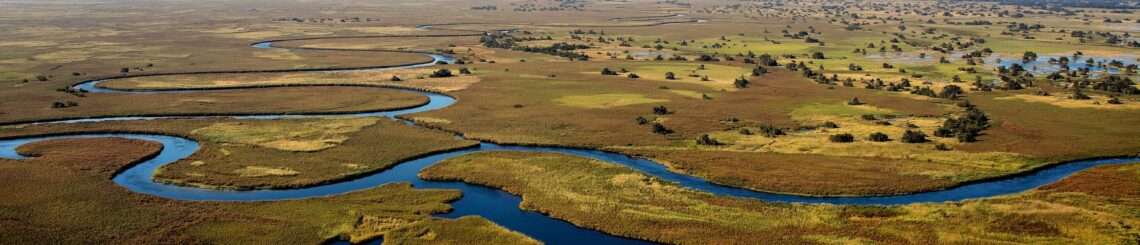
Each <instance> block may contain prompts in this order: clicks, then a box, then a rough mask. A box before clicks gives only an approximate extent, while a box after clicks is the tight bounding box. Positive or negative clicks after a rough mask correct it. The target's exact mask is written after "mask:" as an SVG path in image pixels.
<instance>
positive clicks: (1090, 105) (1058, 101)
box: [998, 94, 1140, 110]
mask: <svg viewBox="0 0 1140 245" xmlns="http://www.w3.org/2000/svg"><path fill="white" fill-rule="evenodd" d="M1069 95H1070V94H1060V95H1050V96H1039V95H1029V94H1013V95H1010V96H1006V97H999V98H998V99H999V100H1020V101H1025V102H1030V103H1045V104H1049V105H1052V106H1057V107H1063V108H1073V109H1101V110H1135V109H1140V103H1137V102H1136V101H1125V103H1124V104H1120V105H1113V104H1109V103H1107V101H1108V99H1109V98H1108V97H1107V96H1101V95H1089V97H1092V99H1089V100H1074V99H1069V98H1068V96H1069Z"/></svg>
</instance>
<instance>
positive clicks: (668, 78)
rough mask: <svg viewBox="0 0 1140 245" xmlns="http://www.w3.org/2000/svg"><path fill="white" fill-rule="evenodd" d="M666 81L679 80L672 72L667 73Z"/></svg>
mask: <svg viewBox="0 0 1140 245" xmlns="http://www.w3.org/2000/svg"><path fill="white" fill-rule="evenodd" d="M665 79H666V80H677V74H673V72H671V71H670V72H665Z"/></svg>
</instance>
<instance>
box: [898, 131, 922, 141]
mask: <svg viewBox="0 0 1140 245" xmlns="http://www.w3.org/2000/svg"><path fill="white" fill-rule="evenodd" d="M926 141H927V140H926V134H924V133H922V132H919V131H912V130H907V131H906V132H905V133H903V135H902V142H903V143H911V144H916V143H926Z"/></svg>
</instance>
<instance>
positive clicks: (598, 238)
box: [0, 42, 1140, 244]
mask: <svg viewBox="0 0 1140 245" xmlns="http://www.w3.org/2000/svg"><path fill="white" fill-rule="evenodd" d="M254 46H255V47H258V48H272V47H273V46H272V44H271V43H268V42H263V43H256V44H254ZM432 57H433V58H434V61H433V62H431V63H423V64H415V65H409V66H407V67H424V66H430V65H433V64H435V62H437V61H444V62H451V58H450V57H447V56H444V55H438V54H433V55H432ZM407 67H403V68H407ZM388 69H395V68H388ZM99 82H101V81H87V82H83V83H80V84H77V85H76V87H77V88H84V89H85V90H87V91H89V92H92V93H169V92H190V91H177V90H175V91H120V90H114V89H108V88H102V87H99V86H97V85H98V83H99ZM401 91H403V92H407V93H418V94H421V95H423V96H426V97H428V99H429V102H428V103H427V104H425V105H422V106H418V107H414V108H408V109H401V110H392V111H375V112H364V113H358V114H350V115H331V114H330V115H273V114H268V115H243V116H228V117H233V118H239V119H250V120H274V119H288V118H307V117H329V116H353V117H385V118H390V119H392V120H402V119H398V118H396V117H397V116H400V115H407V114H413V113H419V112H425V111H431V110H438V109H443V108H446V107H448V106H451V105H453V104H455V103H456V102H457V101H456V99H455V98H453V97H451V96H448V95H445V94H440V93H434V92H424V91H416V90H401ZM211 117H227V116H211ZM171 118H202V117H134V116H132V117H105V118H92V119H74V120H59V121H50V122H39V123H94V122H102V121H124V120H158V119H171ZM404 122H405V123H408V124H410V125H414V124H411V123H410V122H407V121H404ZM97 137H121V138H128V139H139V140H147V141H153V142H158V143H161V144H162V145H163V146H164V148H163V149H162V151H161V152H160V153H159V154H158V155H157V156H155V157H153V158H151V159H148V160H146V161H144V162H142V163H139V164H137V165H134V166H131V167H128V168H127V169H124V170H123V171H121V172H120V173H119V174H118V175H116V176H114V178H113V181H114V182H115V183H116V184H118V185H120V186H122V187H124V188H127V189H129V190H131V191H133V192H137V193H142V194H147V195H153V196H158V197H163V198H169V199H176V200H188V201H278V200H291V199H304V198H317V197H326V196H335V195H341V194H344V193H349V192H353V191H359V190H364V189H369V188H373V187H376V186H379V185H383V184H388V183H399V182H404V183H411V184H412V185H413V186H415V187H416V188H420V189H454V190H460V191H462V192H463V196H462V198H460V199H459V200H457V201H455V202H454V203H452V206H453V208H454V210H453V211H451V212H448V213H443V214H437V215H436V216H437V217H443V218H457V217H461V216H466V215H479V216H482V217H484V218H487V219H489V220H491V221H493V222H495V223H496V224H498V225H501V226H503V227H506V228H508V229H511V230H514V231H518V232H521V233H523V234H526V235H527V236H530V237H532V238H535V239H538V240H540V241H543V242H545V243H547V244H648V243H650V242H646V241H641V240H636V239H629V238H623V237H617V236H612V235H608V234H605V233H602V232H598V231H594V230H590V229H584V228H580V227H577V226H575V225H573V224H570V223H568V222H565V221H561V220H557V219H553V218H551V217H548V216H545V215H543V214H540V213H536V212H531V211H524V210H521V209H519V202H520V201H521V199H520V198H519V197H517V196H514V195H512V194H510V193H507V192H503V191H501V190H498V189H494V188H489V187H484V186H479V185H471V184H466V183H462V182H440V181H426V180H422V179H420V178H418V177H417V174H418V173H419V172H420V171H421V170H422V169H424V168H426V167H429V166H432V165H434V164H435V163H438V162H440V161H443V160H447V159H451V158H454V157H458V156H463V155H467V154H472V153H477V152H493V151H510V152H543V153H558V154H566V155H571V156H578V157H584V158H591V159H597V160H600V161H604V162H608V163H612V164H619V165H622V166H626V167H629V168H632V169H634V170H637V171H639V172H642V173H644V174H647V175H650V176H654V177H656V178H658V179H660V180H663V181H667V182H672V183H676V184H678V185H680V186H684V187H687V188H690V189H693V190H697V191H704V192H708V193H712V194H716V195H722V196H731V197H740V198H752V199H757V200H762V201H768V202H787V203H806V204H837V205H901V204H913V203H932V202H946V201H961V200H968V199H975V198H985V197H992V196H999V195H1006V194H1013V193H1019V192H1023V191H1026V190H1030V189H1034V188H1037V187H1040V186H1043V185H1046V184H1050V183H1054V182H1056V181H1059V180H1061V179H1062V178H1065V177H1067V176H1070V175H1072V174H1074V173H1077V172H1080V171H1082V170H1085V169H1088V168H1092V167H1096V166H1101V165H1107V164H1120V163H1129V162H1138V161H1140V158H1107V159H1101V160H1084V161H1073V162H1067V163H1060V164H1055V165H1051V166H1049V167H1045V168H1043V169H1039V170H1036V171H1031V172H1028V173H1025V174H1022V175H1017V176H1012V177H1007V178H999V179H993V180H985V181H979V182H974V183H969V184H965V185H962V186H958V187H954V188H949V189H945V190H939V191H931V192H923V193H915V194H905V195H894V196H870V197H812V196H800V195H789V194H779V193H769V192H762V191H754V190H748V189H743V188H737V187H730V186H723V185H718V184H714V183H711V182H709V181H707V180H705V179H702V178H698V177H694V176H689V175H685V174H679V173H675V172H672V171H669V170H668V169H667V168H666V167H665V166H664V165H662V164H659V163H656V162H653V161H651V160H647V159H642V158H636V157H631V156H628V155H623V154H619V153H613V152H606V151H599V150H591V149H577V148H562V147H539V146H517V145H500V144H494V143H488V142H482V143H480V144H479V145H478V147H473V148H467V149H462V150H457V151H451V152H443V153H438V154H432V155H428V156H424V157H420V158H417V159H412V160H408V161H405V162H402V163H398V164H396V165H394V167H392V168H390V169H386V170H383V171H379V172H376V173H373V174H370V175H367V176H364V177H361V178H356V179H351V180H347V181H342V182H335V183H330V184H325V185H319V186H312V187H303V188H295V189H272V190H244V191H233V190H213V189H202V188H195V187H186V186H177V185H169V184H163V183H158V182H155V181H154V179H153V176H154V174H155V172H156V171H157V170H158V169H159V168H161V167H162V166H164V165H166V164H170V163H174V162H177V161H179V160H181V159H184V158H186V157H188V156H190V155H192V154H194V153H195V152H197V150H198V148H199V147H200V145H199V144H198V143H197V142H196V141H194V140H192V139H188V138H183V137H178V136H169V135H161V134H137V133H131V134H127V133H124V134H113V133H88V134H74V135H55V136H28V137H22V138H9V139H0V158H8V159H25V157H24V156H21V155H19V154H18V153H16V148H18V147H19V146H21V145H24V144H27V143H32V142H38V141H44V140H53V139H65V138H97Z"/></svg>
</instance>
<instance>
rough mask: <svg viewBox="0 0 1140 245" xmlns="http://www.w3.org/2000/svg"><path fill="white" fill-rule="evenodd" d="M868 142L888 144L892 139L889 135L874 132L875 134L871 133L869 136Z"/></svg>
mask: <svg viewBox="0 0 1140 245" xmlns="http://www.w3.org/2000/svg"><path fill="white" fill-rule="evenodd" d="M867 140H870V141H874V142H887V141H891V137H890V136H887V134H884V133H881V132H874V133H871V135H868V136H867Z"/></svg>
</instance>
